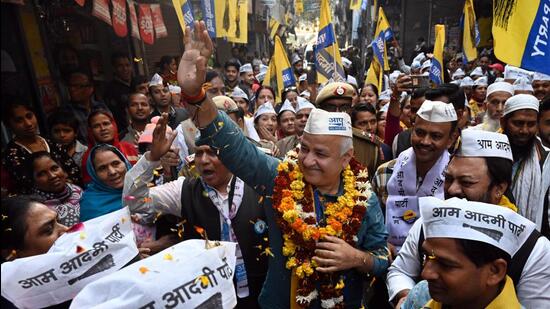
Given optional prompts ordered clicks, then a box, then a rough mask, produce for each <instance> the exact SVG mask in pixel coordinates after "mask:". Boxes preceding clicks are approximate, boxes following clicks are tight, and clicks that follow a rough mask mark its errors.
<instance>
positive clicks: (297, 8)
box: [294, 0, 304, 15]
mask: <svg viewBox="0 0 550 309" xmlns="http://www.w3.org/2000/svg"><path fill="white" fill-rule="evenodd" d="M294 12H295V13H296V15H300V14H302V13H303V12H304V0H294Z"/></svg>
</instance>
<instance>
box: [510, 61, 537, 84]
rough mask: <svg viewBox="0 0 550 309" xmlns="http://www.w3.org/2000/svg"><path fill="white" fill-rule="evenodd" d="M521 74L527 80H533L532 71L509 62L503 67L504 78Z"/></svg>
mask: <svg viewBox="0 0 550 309" xmlns="http://www.w3.org/2000/svg"><path fill="white" fill-rule="evenodd" d="M522 76H523V77H526V78H527V80H529V81H532V80H533V72H530V71H527V70H524V69H522V68H518V67H515V66H512V65H509V64H507V65H506V66H505V67H504V79H518V78H520V77H522Z"/></svg>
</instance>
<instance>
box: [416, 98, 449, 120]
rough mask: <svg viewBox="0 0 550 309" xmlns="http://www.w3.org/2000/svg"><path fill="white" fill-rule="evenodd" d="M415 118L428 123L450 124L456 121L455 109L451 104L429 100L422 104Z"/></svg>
mask: <svg viewBox="0 0 550 309" xmlns="http://www.w3.org/2000/svg"><path fill="white" fill-rule="evenodd" d="M416 116H417V117H420V118H422V119H424V120H426V121H429V122H451V121H456V119H457V118H456V111H455V108H454V107H453V105H452V104H451V103H444V102H441V101H430V100H426V101H424V103H422V105H421V106H420V108H419V109H418V112H416Z"/></svg>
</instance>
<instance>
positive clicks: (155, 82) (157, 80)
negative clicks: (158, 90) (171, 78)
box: [149, 73, 163, 87]
mask: <svg viewBox="0 0 550 309" xmlns="http://www.w3.org/2000/svg"><path fill="white" fill-rule="evenodd" d="M162 85H163V81H162V77H161V76H160V75H158V74H157V73H155V75H153V77H152V78H151V81H149V87H151V86H162Z"/></svg>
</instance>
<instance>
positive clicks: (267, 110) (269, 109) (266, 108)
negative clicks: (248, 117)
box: [254, 102, 277, 119]
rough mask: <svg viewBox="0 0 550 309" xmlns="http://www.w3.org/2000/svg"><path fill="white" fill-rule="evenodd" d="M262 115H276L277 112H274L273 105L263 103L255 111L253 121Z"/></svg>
mask: <svg viewBox="0 0 550 309" xmlns="http://www.w3.org/2000/svg"><path fill="white" fill-rule="evenodd" d="M263 114H275V115H277V112H275V109H274V108H273V105H272V104H271V103H269V102H267V103H264V104H262V105H260V106H259V107H258V109H257V110H256V113H255V114H254V119H256V118H258V117H260V116H261V115H263Z"/></svg>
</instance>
